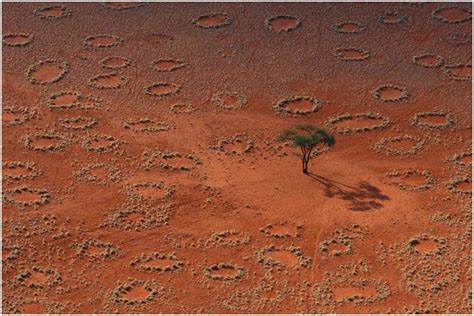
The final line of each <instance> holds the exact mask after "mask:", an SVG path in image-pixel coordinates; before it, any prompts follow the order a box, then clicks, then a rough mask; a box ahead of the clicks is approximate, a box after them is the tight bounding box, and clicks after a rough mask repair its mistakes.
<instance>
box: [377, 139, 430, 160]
mask: <svg viewBox="0 0 474 316" xmlns="http://www.w3.org/2000/svg"><path fill="white" fill-rule="evenodd" d="M424 144H425V140H423V139H421V138H419V137H416V136H412V135H401V136H393V137H384V138H382V139H380V140H379V141H378V142H377V143H376V144H375V145H374V146H373V147H372V148H373V149H374V150H375V151H376V152H379V153H383V154H385V155H387V156H405V155H416V154H417V153H418V152H419V151H420V150H421V149H422V148H423V146H424Z"/></svg>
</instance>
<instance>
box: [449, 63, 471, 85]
mask: <svg viewBox="0 0 474 316" xmlns="http://www.w3.org/2000/svg"><path fill="white" fill-rule="evenodd" d="M444 73H445V74H446V75H447V76H448V77H449V78H451V79H454V80H465V81H471V78H472V65H471V64H467V65H463V64H456V65H446V66H444Z"/></svg>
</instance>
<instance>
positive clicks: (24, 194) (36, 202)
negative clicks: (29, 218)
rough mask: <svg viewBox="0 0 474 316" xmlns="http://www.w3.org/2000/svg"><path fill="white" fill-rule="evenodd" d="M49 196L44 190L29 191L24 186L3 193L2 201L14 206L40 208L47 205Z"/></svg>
mask: <svg viewBox="0 0 474 316" xmlns="http://www.w3.org/2000/svg"><path fill="white" fill-rule="evenodd" d="M49 199H50V195H49V193H48V191H46V190H44V189H30V188H28V187H26V186H24V187H19V188H14V189H8V190H5V191H4V192H3V200H4V201H5V202H7V203H10V204H13V205H16V206H21V207H24V206H41V205H46V204H48V203H49Z"/></svg>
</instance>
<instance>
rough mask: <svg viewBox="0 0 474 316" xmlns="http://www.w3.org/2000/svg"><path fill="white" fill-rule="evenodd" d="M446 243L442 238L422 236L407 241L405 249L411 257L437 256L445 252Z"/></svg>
mask: <svg viewBox="0 0 474 316" xmlns="http://www.w3.org/2000/svg"><path fill="white" fill-rule="evenodd" d="M447 247H448V242H447V240H446V239H444V238H440V237H434V236H430V235H428V234H422V235H420V236H416V237H412V238H410V240H409V241H408V245H407V249H408V251H409V252H410V253H411V254H412V255H425V256H433V255H434V256H437V255H441V254H443V253H445V252H446V250H447Z"/></svg>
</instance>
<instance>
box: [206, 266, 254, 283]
mask: <svg viewBox="0 0 474 316" xmlns="http://www.w3.org/2000/svg"><path fill="white" fill-rule="evenodd" d="M204 275H205V276H206V277H208V278H209V279H212V280H219V281H236V280H238V279H241V278H242V277H243V276H244V275H245V269H244V268H243V267H241V266H238V265H236V264H233V263H216V264H212V265H210V266H209V267H206V268H205V269H204Z"/></svg>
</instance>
